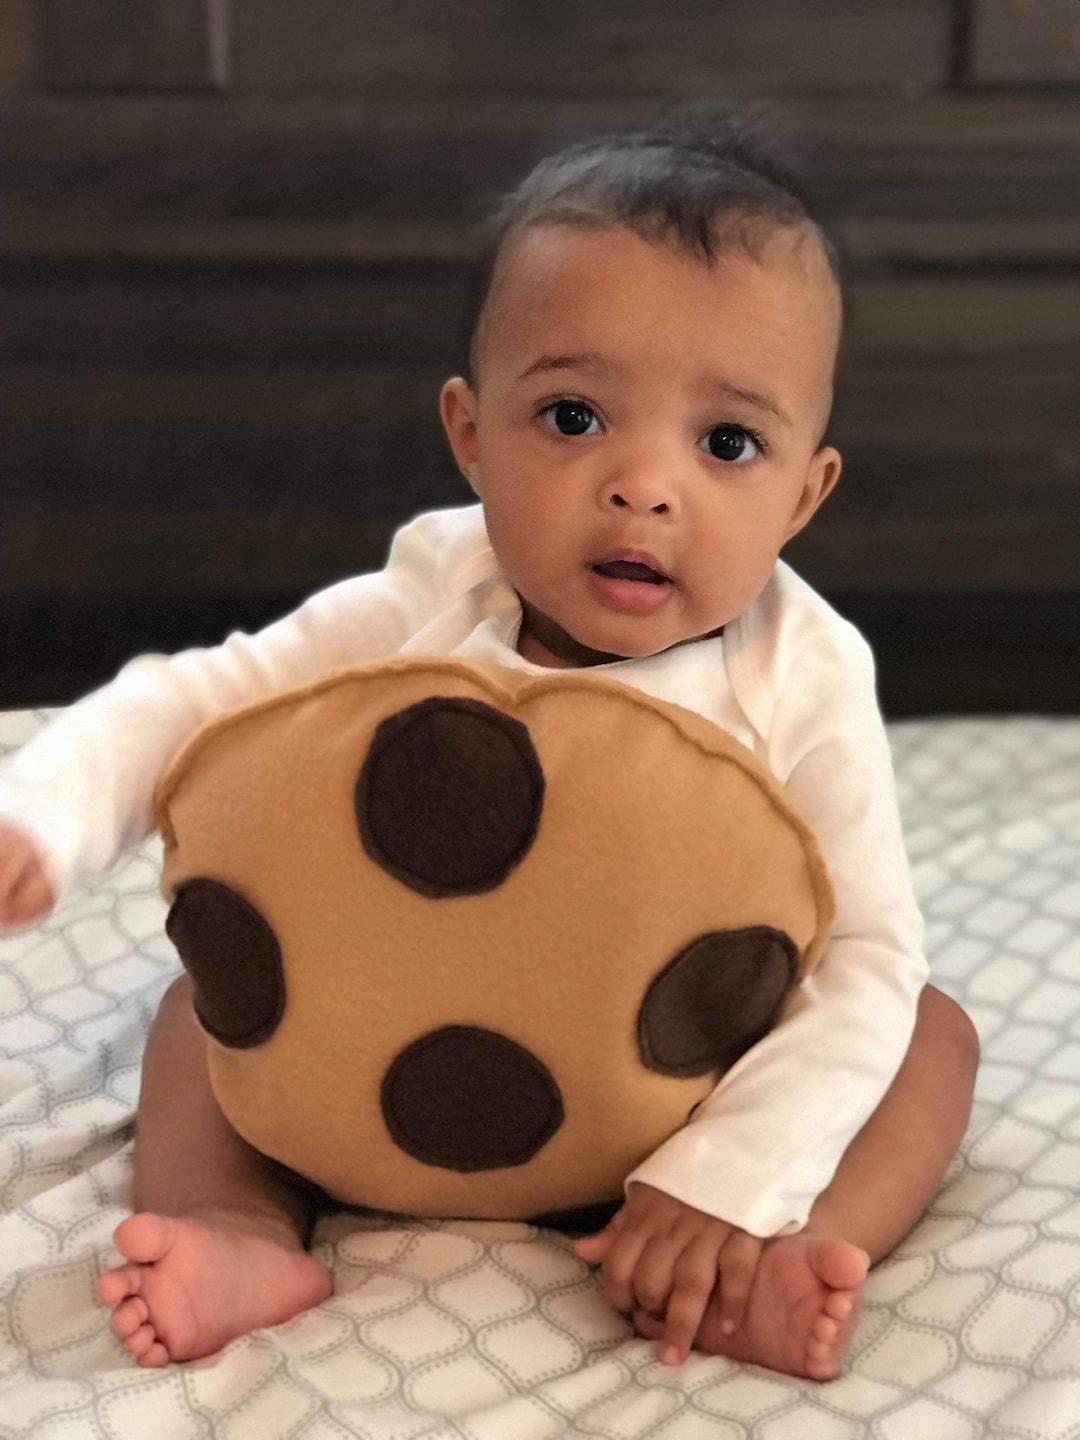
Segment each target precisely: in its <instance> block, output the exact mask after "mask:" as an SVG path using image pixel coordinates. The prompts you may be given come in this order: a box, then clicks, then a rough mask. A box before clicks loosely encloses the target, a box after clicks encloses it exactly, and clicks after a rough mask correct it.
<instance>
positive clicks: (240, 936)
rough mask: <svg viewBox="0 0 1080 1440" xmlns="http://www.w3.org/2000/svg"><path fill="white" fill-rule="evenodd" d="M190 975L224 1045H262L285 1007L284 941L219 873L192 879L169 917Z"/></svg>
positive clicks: (207, 1024)
mask: <svg viewBox="0 0 1080 1440" xmlns="http://www.w3.org/2000/svg"><path fill="white" fill-rule="evenodd" d="M165 930H166V933H167V934H168V936H169V939H170V940H171V941H172V942H173V944H174V945H175V946H176V948H177V950H178V951H179V952H180V959H181V960H182V961H183V962H184V966H185V968H186V969H187V971H188V972H189V974H190V975H191V979H192V982H193V984H194V988H195V1013H196V1014H197V1015H198V1017H199V1022H200V1024H201V1025H202V1027H203V1029H204V1030H206V1032H207V1033H208V1034H210V1035H212V1036H213V1037H214V1039H215V1040H220V1041H221V1043H222V1044H223V1045H228V1046H230V1047H231V1048H233V1049H237V1050H244V1049H248V1048H250V1047H251V1046H252V1045H261V1044H262V1042H263V1041H264V1040H268V1039H269V1038H270V1036H271V1035H272V1034H273V1033H274V1031H275V1030H276V1029H277V1027H278V1025H279V1023H280V1021H281V1017H282V1015H283V1014H284V1012H285V975H284V971H283V969H282V964H281V947H280V946H279V945H278V942H277V937H276V936H275V934H274V932H273V930H272V929H271V928H270V926H269V925H268V924H267V922H266V921H265V920H264V919H263V917H262V916H261V915H260V914H259V912H258V910H256V908H255V906H254V905H252V904H251V903H250V902H249V901H247V900H245V899H244V898H243V896H241V895H238V894H237V893H236V891H235V890H231V889H230V888H229V886H228V885H222V884H221V883H220V881H217V880H201V879H200V880H185V881H184V882H183V884H181V885H178V886H177V888H176V896H175V899H174V900H173V903H172V908H171V909H170V911H169V914H168V918H167V919H166V921H165Z"/></svg>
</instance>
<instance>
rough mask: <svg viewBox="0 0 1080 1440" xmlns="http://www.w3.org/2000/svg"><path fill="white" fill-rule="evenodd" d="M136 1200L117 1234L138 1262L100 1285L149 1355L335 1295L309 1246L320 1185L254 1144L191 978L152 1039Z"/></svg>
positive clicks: (168, 1004)
mask: <svg viewBox="0 0 1080 1440" xmlns="http://www.w3.org/2000/svg"><path fill="white" fill-rule="evenodd" d="M135 1204H136V1209H137V1212H138V1213H136V1214H135V1215H133V1216H131V1217H130V1219H128V1220H125V1221H124V1222H123V1223H122V1224H121V1225H120V1226H118V1228H117V1231H116V1236H115V1240H116V1246H117V1249H118V1250H119V1251H120V1252H121V1254H122V1255H124V1256H125V1257H126V1260H127V1262H128V1263H127V1264H125V1265H121V1266H119V1267H117V1268H116V1269H115V1270H110V1271H108V1272H107V1273H106V1274H104V1275H103V1276H102V1277H101V1279H100V1280H99V1281H98V1293H99V1295H100V1297H101V1299H102V1300H103V1301H104V1302H105V1303H106V1304H107V1305H110V1306H111V1307H113V1329H114V1330H115V1331H116V1333H117V1334H118V1335H119V1336H120V1339H121V1340H122V1341H123V1343H124V1346H125V1348H126V1349H127V1350H128V1351H129V1352H130V1353H131V1354H132V1355H133V1356H134V1357H135V1358H136V1359H137V1360H138V1361H139V1363H140V1364H142V1365H164V1364H166V1363H167V1362H168V1361H170V1360H192V1359H195V1358H196V1357H198V1356H200V1355H210V1354H213V1353H214V1352H215V1351H217V1350H220V1349H221V1347H222V1346H223V1345H225V1344H227V1343H228V1341H230V1340H233V1339H235V1338H236V1336H237V1335H242V1334H245V1333H246V1332H247V1331H249V1330H255V1329H258V1328H260V1327H262V1326H264V1325H276V1324H279V1323H281V1322H282V1321H283V1320H288V1319H290V1318H291V1317H292V1316H293V1315H296V1314H297V1313H298V1312H299V1311H301V1310H306V1309H308V1308H309V1307H310V1306H312V1305H316V1304H318V1303H319V1301H321V1300H324V1299H325V1298H326V1296H327V1295H328V1294H329V1293H330V1280H329V1276H328V1275H327V1273H326V1271H325V1269H324V1268H323V1266H322V1265H320V1264H319V1262H318V1261H317V1260H316V1259H315V1258H314V1257H313V1256H311V1255H309V1254H308V1253H307V1252H306V1250H305V1248H304V1246H305V1243H306V1241H307V1239H308V1237H309V1234H310V1230H311V1226H312V1224H313V1223H314V1219H315V1211H316V1204H315V1200H314V1196H313V1193H312V1192H311V1191H310V1190H307V1189H305V1188H304V1186H303V1183H302V1182H300V1181H299V1180H298V1179H295V1178H294V1177H291V1176H290V1174H289V1172H288V1171H286V1170H284V1169H283V1168H281V1167H278V1166H276V1165H274V1164H273V1162H272V1161H269V1160H267V1159H266V1158H265V1157H264V1156H262V1155H260V1154H259V1153H258V1151H256V1150H253V1149H252V1148H251V1146H249V1145H248V1144H247V1143H246V1142H245V1141H244V1140H242V1139H241V1137H240V1136H239V1135H238V1134H237V1133H236V1131H235V1130H233V1129H232V1127H231V1126H230V1125H229V1123H228V1121H227V1120H226V1119H225V1117H224V1115H223V1114H222V1113H221V1110H220V1109H219V1108H218V1104H217V1101H216V1100H215V1098H214V1094H213V1091H212V1090H211V1088H210V1077H209V1074H208V1072H207V1066H206V1041H205V1037H204V1036H203V1033H202V1031H201V1030H200V1028H199V1026H198V1023H197V1021H196V1019H195V1014H194V1011H193V1009H192V1003H191V984H190V981H189V980H188V978H187V976H183V977H182V978H181V979H179V980H177V981H176V983H175V984H174V985H173V986H172V987H171V988H170V989H169V991H168V992H167V994H166V995H165V998H164V1000H163V1001H162V1004H161V1009H160V1011H159V1012H158V1015H157V1018H156V1020H155V1022H154V1026H153V1029H152V1030H151V1033H150V1038H149V1041H148V1044H147V1049H146V1058H145V1060H144V1062H143V1079H142V1093H141V1096H140V1099H139V1111H138V1117H137V1119H136V1124H135Z"/></svg>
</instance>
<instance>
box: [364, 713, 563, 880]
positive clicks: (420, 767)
mask: <svg viewBox="0 0 1080 1440" xmlns="http://www.w3.org/2000/svg"><path fill="white" fill-rule="evenodd" d="M543 799H544V776H543V771H542V770H541V768H540V761H539V759H538V758H537V755H536V750H535V749H534V748H533V743H532V740H531V739H530V738H529V732H528V731H527V730H526V728H525V726H524V725H522V724H521V723H520V721H518V720H515V719H513V718H512V717H511V716H509V715H504V714H503V713H502V712H501V711H499V710H495V709H493V708H492V706H490V705H484V704H482V703H481V702H480V701H478V700H464V699H452V698H449V697H446V696H434V697H433V698H431V699H429V700H421V701H420V702H419V704H416V705H410V706H409V707H408V709H406V710H401V711H399V712H398V713H397V714H396V715H391V716H390V718H389V719H387V720H384V721H383V722H382V724H381V725H380V726H379V728H378V729H377V730H376V732H375V735H374V737H373V739H372V742H371V748H370V750H369V752H368V756H367V759H366V760H365V761H364V765H363V768H362V769H361V771H360V778H359V779H358V781H357V783H356V818H357V823H358V825H359V827H360V837H361V840H362V841H363V844H364V849H365V850H366V851H367V853H368V854H369V855H370V856H371V858H372V859H373V860H374V861H376V862H377V863H378V864H379V865H381V866H382V867H383V869H385V870H387V871H388V872H389V873H390V874H391V875H394V876H396V878H397V879H398V880H400V881H402V883H403V884H405V885H407V886H408V887H409V888H410V889H411V890H415V891H417V892H418V893H419V894H421V895H427V896H430V897H432V898H436V899H437V898H439V897H442V896H450V895H478V894H481V893H482V892H483V891H486V890H494V889H495V887H496V886H497V885H499V884H501V882H502V881H503V880H504V879H505V878H506V876H507V875H508V874H509V873H510V871H511V870H513V868H514V866H515V865H517V864H518V863H519V861H521V860H522V859H523V858H524V856H525V855H526V854H527V853H528V851H529V847H530V846H531V845H532V842H533V840H534V839H535V838H536V831H537V828H538V826H539V824H540V812H541V809H542V808H543Z"/></svg>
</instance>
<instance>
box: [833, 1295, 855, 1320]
mask: <svg viewBox="0 0 1080 1440" xmlns="http://www.w3.org/2000/svg"><path fill="white" fill-rule="evenodd" d="M858 1304H859V1296H858V1294H857V1293H856V1292H855V1291H852V1290H829V1291H828V1292H827V1293H826V1296H825V1306H824V1309H825V1313H826V1315H831V1316H832V1318H833V1319H834V1320H850V1319H851V1317H852V1316H853V1315H854V1314H855V1311H856V1309H857V1308H858Z"/></svg>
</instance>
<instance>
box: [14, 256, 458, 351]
mask: <svg viewBox="0 0 1080 1440" xmlns="http://www.w3.org/2000/svg"><path fill="white" fill-rule="evenodd" d="M468 280H469V271H468V267H467V266H466V265H465V264H463V263H462V262H460V261H457V262H448V263H440V262H430V261H428V262H423V261H421V262H415V263H410V262H407V261H406V262H400V263H395V262H389V261H388V262H386V263H376V264H369V265H356V264H347V263H345V262H342V263H340V264H337V265H325V264H324V265H315V266H294V265H284V264H264V265H261V266H254V265H246V266H235V267H230V266H222V265H214V264H209V263H208V264H206V265H193V264H190V263H183V262H181V263H175V262H174V263H171V264H152V265H151V264H104V265H103V264H99V263H97V262H94V261H79V260H76V261H63V260H61V261H50V262H44V261H42V260H23V261H4V260H3V259H2V258H0V316H3V323H2V324H0V366H5V365H6V366H13V365H30V366H33V365H43V364H44V365H49V366H58V365H63V366H80V367H93V366H100V367H101V368H103V369H106V370H107V369H139V370H162V369H165V370H168V371H175V370H180V371H183V370H185V369H190V368H197V367H199V366H211V367H233V366H237V367H243V366H251V367H255V368H259V369H273V368H274V367H277V366H288V367H290V368H293V369H303V368H305V367H314V368H317V369H333V368H340V369H353V368H356V367H358V366H370V365H375V364H381V365H400V364H405V365H410V364H411V365H416V364H422V363H424V362H425V361H427V362H429V363H431V364H434V365H437V364H440V363H441V364H444V365H445V366H446V367H447V369H448V371H449V369H450V368H451V367H452V366H453V365H454V360H455V356H456V355H457V354H458V353H459V350H462V344H463V338H464V337H463V335H462V327H463V324H464V320H463V317H464V315H465V302H466V294H467V287H468ZM462 353H463V351H462Z"/></svg>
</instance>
